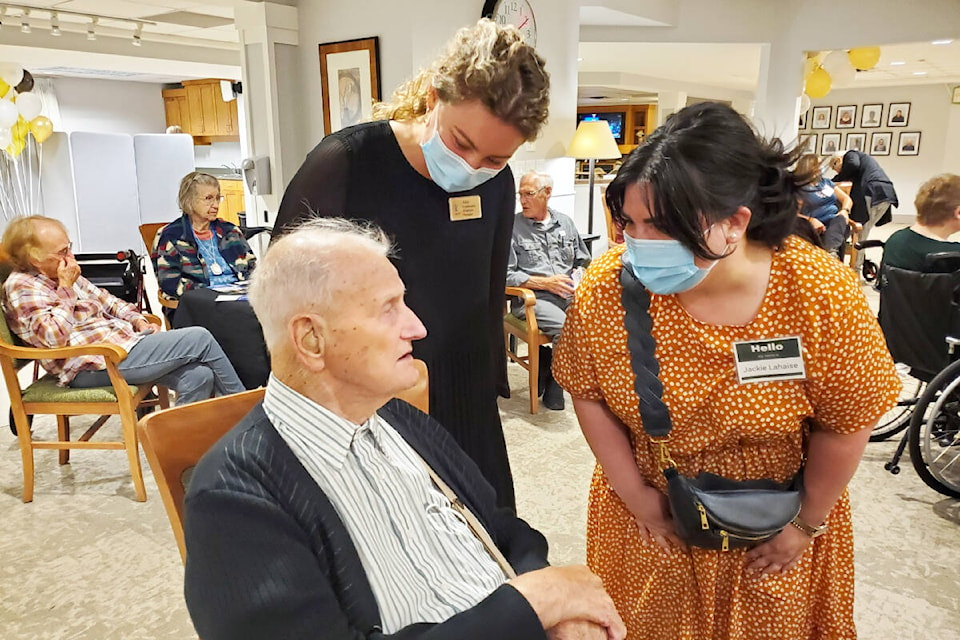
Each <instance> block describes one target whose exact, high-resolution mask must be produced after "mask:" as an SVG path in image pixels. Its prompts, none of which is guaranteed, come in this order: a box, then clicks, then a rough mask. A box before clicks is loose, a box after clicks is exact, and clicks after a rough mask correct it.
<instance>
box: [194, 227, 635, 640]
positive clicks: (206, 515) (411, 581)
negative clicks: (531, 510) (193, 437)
mask: <svg viewBox="0 0 960 640" xmlns="http://www.w3.org/2000/svg"><path fill="white" fill-rule="evenodd" d="M389 251H390V247H389V244H388V243H387V241H386V240H385V239H384V236H383V234H382V233H381V232H379V231H378V230H375V229H369V228H362V227H358V226H357V225H356V224H354V223H352V222H348V221H346V220H342V219H336V218H328V219H319V220H313V221H310V222H307V223H305V224H304V226H303V227H301V228H299V229H297V230H293V231H292V232H290V233H288V234H286V235H284V236H283V237H282V238H280V239H278V240H276V241H275V242H274V244H273V246H272V247H271V249H270V251H269V252H268V253H267V254H266V256H265V257H264V259H263V260H262V261H261V263H260V266H259V267H258V269H257V271H256V273H255V274H254V276H253V282H252V285H251V290H250V299H251V302H252V304H253V307H254V310H255V311H256V313H257V316H258V317H259V319H260V322H261V323H262V325H263V332H264V337H265V339H266V342H267V346H268V347H269V349H270V353H271V356H272V357H271V361H272V367H273V373H272V375H271V377H270V380H269V382H268V383H267V391H266V396H265V398H264V401H263V403H262V405H260V406H258V407H256V408H255V409H254V410H253V411H252V412H251V413H250V414H249V415H248V416H247V417H246V418H244V419H243V421H242V422H241V423H240V424H239V425H237V426H236V427H235V428H234V429H233V430H232V431H230V432H229V433H228V434H227V435H226V436H224V438H222V439H221V440H220V441H219V442H218V443H217V444H216V445H214V447H213V448H212V449H211V450H210V451H209V452H208V453H207V454H206V455H205V456H204V457H203V459H202V460H201V461H200V463H199V465H198V466H197V468H196V471H195V473H194V476H193V479H192V481H191V483H190V487H189V489H188V492H187V497H186V516H185V538H186V546H187V566H186V579H185V580H186V582H185V593H186V600H187V607H188V609H189V611H190V615H191V617H192V618H193V622H194V625H195V626H196V629H197V631H198V633H199V634H200V636H201V637H203V638H204V639H205V640H219V639H230V640H243V639H244V638H251V639H253V638H308V637H323V638H331V639H340V638H343V639H347V638H351V639H355V638H388V637H397V638H401V637H402V638H437V639H444V638H451V639H453V638H456V639H457V640H471V639H474V638H476V639H478V640H479V639H480V638H497V639H498V640H508V639H514V638H515V639H517V640H521V639H523V640H535V639H536V638H596V639H598V640H601V639H609V640H613V639H616V638H623V636H624V628H623V625H622V622H621V621H620V618H619V617H618V615H617V613H616V611H615V610H614V608H613V605H612V602H611V601H610V599H609V597H608V596H607V595H606V592H604V590H603V588H602V586H601V584H600V582H599V579H598V578H597V577H596V576H594V575H593V574H592V573H590V572H589V570H587V569H586V567H546V564H547V561H546V552H547V549H546V542H545V540H544V538H543V536H542V535H540V533H538V532H537V531H535V530H533V529H531V528H530V527H529V526H528V525H527V524H526V523H525V522H524V521H522V520H520V519H519V518H517V517H516V515H515V514H514V513H513V512H512V511H511V510H505V509H500V508H498V507H497V506H496V497H495V494H494V490H493V488H492V487H491V486H490V485H489V484H488V483H487V482H486V481H485V480H484V478H483V476H482V475H481V473H480V471H479V469H478V468H477V466H476V465H475V464H474V463H473V462H472V461H471V460H470V458H469V457H467V455H466V454H465V453H464V452H463V451H462V450H461V449H460V448H459V447H458V446H457V445H456V443H455V442H454V441H453V440H452V439H451V438H450V436H449V435H448V434H447V432H446V431H445V430H444V429H443V428H442V427H441V426H440V425H439V424H437V423H436V422H435V421H434V420H433V419H432V418H430V417H429V416H428V415H426V414H423V413H421V412H419V411H417V410H416V409H415V408H413V407H411V406H410V405H408V404H406V403H404V402H401V401H399V400H392V401H391V400H390V399H391V398H392V397H393V396H394V395H395V394H397V393H398V392H400V391H402V390H404V389H406V388H408V387H410V386H412V385H414V384H415V383H416V382H417V380H418V371H417V369H416V367H415V364H414V361H413V358H412V355H411V350H412V343H413V341H414V340H418V339H420V338H423V337H424V335H426V330H425V329H424V327H423V325H422V324H421V323H420V320H419V319H418V318H417V316H416V315H414V313H413V312H412V311H411V310H410V309H409V308H408V307H407V306H406V304H404V299H403V298H404V286H403V282H401V280H400V277H399V275H398V274H397V271H396V269H395V268H394V267H393V265H392V264H391V263H390V261H389V259H388V257H387V256H388V254H389ZM431 468H432V470H431ZM433 473H435V474H436V477H434V476H432V475H431V474H433ZM441 483H442V484H441ZM444 486H446V487H447V489H448V490H450V491H452V493H444V492H443V487H444ZM453 494H455V495H453ZM448 496H450V497H448ZM464 507H466V509H468V510H469V512H468V513H465V514H464V513H463V512H462V511H461V510H462V509H464ZM470 513H472V514H473V516H475V518H473V516H470V515H469V514H470ZM471 519H473V524H474V526H473V527H472V526H470V525H468V524H467V523H468V522H469V521H470V520H471ZM477 521H479V522H477ZM486 534H489V535H486ZM484 537H486V538H487V541H486V542H484ZM511 567H512V569H511ZM513 570H516V571H517V572H519V573H520V575H519V576H517V577H510V576H512V573H513Z"/></svg>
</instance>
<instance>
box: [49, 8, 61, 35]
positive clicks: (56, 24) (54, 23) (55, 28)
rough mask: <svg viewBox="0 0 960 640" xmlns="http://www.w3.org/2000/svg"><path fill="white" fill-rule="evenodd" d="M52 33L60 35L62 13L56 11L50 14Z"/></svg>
mask: <svg viewBox="0 0 960 640" xmlns="http://www.w3.org/2000/svg"><path fill="white" fill-rule="evenodd" d="M50 35H52V36H58V37H59V36H60V35H61V34H60V14H58V13H57V12H56V11H54V12H53V13H51V14H50Z"/></svg>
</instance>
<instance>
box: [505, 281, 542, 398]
mask: <svg viewBox="0 0 960 640" xmlns="http://www.w3.org/2000/svg"><path fill="white" fill-rule="evenodd" d="M505 295H506V297H507V299H509V298H511V297H517V298H521V299H522V300H523V305H524V307H526V319H525V320H521V319H520V318H518V317H516V316H515V315H513V314H512V313H510V312H509V311H507V309H506V305H504V314H503V339H504V342H505V343H506V349H507V357H508V358H509V359H510V360H512V361H513V362H516V363H517V364H519V365H520V366H521V367H523V368H524V369H526V370H527V374H528V377H529V380H530V413H534V414H535V413H537V410H538V409H539V406H540V403H539V395H538V393H537V388H538V386H539V384H540V345H542V344H550V343H551V342H552V339H551V338H550V336H548V335H547V334H545V333H543V332H542V331H540V329H539V328H538V327H537V315H536V314H535V313H534V311H533V310H534V306H535V305H536V304H537V297H536V296H535V295H534V293H533V291H531V290H530V289H525V288H523V287H506V290H505ZM511 338H513V340H511ZM517 339H519V340H523V341H524V342H526V343H527V355H525V356H521V355H520V354H519V349H517V348H516V347H515V346H514V345H515V344H516V342H515V341H516V340H517Z"/></svg>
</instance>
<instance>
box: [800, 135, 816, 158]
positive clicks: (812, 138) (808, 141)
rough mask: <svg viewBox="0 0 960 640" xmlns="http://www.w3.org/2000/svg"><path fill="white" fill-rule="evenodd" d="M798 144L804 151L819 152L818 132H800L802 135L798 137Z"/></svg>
mask: <svg viewBox="0 0 960 640" xmlns="http://www.w3.org/2000/svg"><path fill="white" fill-rule="evenodd" d="M797 146H798V147H800V148H801V149H803V152H804V153H816V152H817V134H815V133H802V134H800V137H799V138H797Z"/></svg>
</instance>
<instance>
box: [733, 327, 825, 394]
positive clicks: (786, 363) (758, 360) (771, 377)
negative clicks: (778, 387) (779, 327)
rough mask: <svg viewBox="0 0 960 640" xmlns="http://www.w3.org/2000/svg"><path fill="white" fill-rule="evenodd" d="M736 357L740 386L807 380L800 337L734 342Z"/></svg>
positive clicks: (734, 354) (734, 355)
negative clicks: (751, 383)
mask: <svg viewBox="0 0 960 640" xmlns="http://www.w3.org/2000/svg"><path fill="white" fill-rule="evenodd" d="M733 357H734V359H735V360H736V361H737V379H738V380H739V381H740V384H747V383H750V382H775V381H779V380H806V379H807V372H806V369H805V368H804V365H803V349H802V348H801V346H800V337H799V336H792V337H789V338H769V339H765V340H752V341H750V342H734V343H733Z"/></svg>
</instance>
